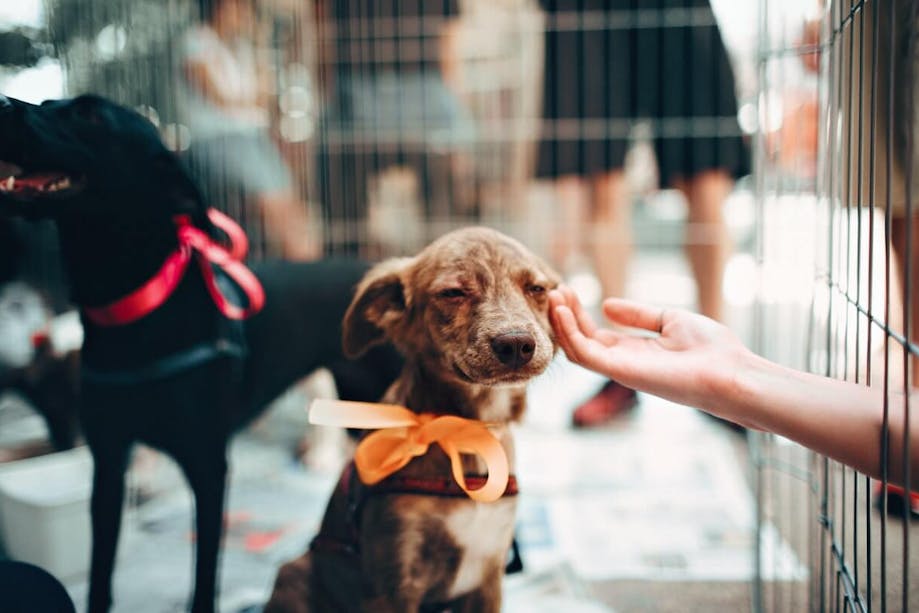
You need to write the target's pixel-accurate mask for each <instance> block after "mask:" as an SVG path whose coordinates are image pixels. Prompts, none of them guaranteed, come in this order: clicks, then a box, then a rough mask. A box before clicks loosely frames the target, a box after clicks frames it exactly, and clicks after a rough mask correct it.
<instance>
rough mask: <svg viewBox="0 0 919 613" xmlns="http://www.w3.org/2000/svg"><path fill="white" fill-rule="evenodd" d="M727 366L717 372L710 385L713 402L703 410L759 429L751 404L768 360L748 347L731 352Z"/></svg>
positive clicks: (711, 400) (713, 373)
mask: <svg viewBox="0 0 919 613" xmlns="http://www.w3.org/2000/svg"><path fill="white" fill-rule="evenodd" d="M725 358H726V359H724V360H723V366H722V367H720V368H715V369H713V372H712V373H711V377H710V379H709V381H708V382H707V385H708V399H709V402H708V403H707V404H706V406H704V407H703V408H704V409H705V410H706V411H708V412H709V413H713V414H715V415H717V416H719V417H723V418H724V419H727V420H730V421H733V422H735V423H738V424H740V425H743V426H747V427H753V428H758V426H757V424H756V423H755V421H756V420H755V419H751V418H752V417H754V416H753V415H751V414H750V411H749V408H750V407H749V404H750V403H749V401H750V399H751V398H755V397H756V395H757V394H759V393H760V392H758V391H757V390H756V386H757V382H758V381H759V380H760V379H761V376H760V375H761V373H762V369H763V366H764V364H763V363H764V362H765V360H764V359H763V358H761V357H760V356H758V355H756V354H755V353H753V352H752V351H750V350H749V349H747V348H746V347H743V346H740V347H737V348H736V349H735V350H734V351H731V352H730V353H729V354H728V355H727V356H725Z"/></svg>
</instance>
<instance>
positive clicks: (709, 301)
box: [677, 170, 733, 321]
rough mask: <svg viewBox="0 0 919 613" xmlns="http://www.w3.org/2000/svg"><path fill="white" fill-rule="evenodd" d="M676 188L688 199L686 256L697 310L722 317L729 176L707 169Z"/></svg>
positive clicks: (728, 247)
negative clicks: (691, 276)
mask: <svg viewBox="0 0 919 613" xmlns="http://www.w3.org/2000/svg"><path fill="white" fill-rule="evenodd" d="M677 188H678V189H680V190H681V191H682V192H683V194H684V195H685V196H686V200H687V201H688V203H689V223H688V224H687V227H686V256H687V258H688V259H689V265H690V268H692V274H693V276H694V277H695V280H696V287H697V289H698V299H699V311H700V312H701V313H702V314H703V315H706V316H707V317H711V318H712V319H716V320H718V321H722V320H723V318H724V299H723V296H722V283H723V280H724V269H725V266H726V265H727V261H728V257H730V253H731V237H730V235H729V234H728V230H727V225H726V224H725V220H724V214H723V211H722V208H723V205H724V201H725V199H726V198H727V197H728V195H729V194H730V193H731V189H733V180H732V179H731V177H730V175H729V174H728V173H727V172H725V171H723V170H709V171H705V172H702V173H699V174H698V175H696V176H695V177H693V178H692V179H691V180H690V181H689V182H688V183H685V182H681V183H678V184H677Z"/></svg>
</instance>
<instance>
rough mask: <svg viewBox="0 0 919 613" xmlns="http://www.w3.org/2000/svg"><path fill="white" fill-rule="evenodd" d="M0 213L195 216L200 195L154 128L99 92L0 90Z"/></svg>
mask: <svg viewBox="0 0 919 613" xmlns="http://www.w3.org/2000/svg"><path fill="white" fill-rule="evenodd" d="M0 135H2V136H0V214H3V213H4V212H6V213H8V214H14V215H25V216H29V217H57V216H59V215H62V214H66V213H74V214H77V215H83V214H93V213H101V214H110V215H117V216H121V215H124V214H128V215H134V214H136V215H143V216H148V215H151V214H158V215H172V214H176V213H188V214H193V215H194V214H199V213H200V212H201V211H202V210H203V201H202V198H201V195H200V193H199V191H198V189H197V187H196V186H195V184H194V183H193V182H192V181H191V179H190V178H189V177H188V175H187V173H186V172H185V170H184V169H183V168H182V166H181V164H180V162H179V160H178V159H177V158H176V157H175V156H174V155H173V154H172V153H171V152H170V151H169V150H168V149H166V147H165V146H164V145H163V143H162V141H161V140H160V137H159V134H158V132H157V130H156V128H155V127H154V126H153V125H152V124H151V123H150V122H149V121H147V120H146V119H145V118H144V117H142V116H141V115H139V114H138V113H136V112H134V111H132V110H129V109H126V108H124V107H121V106H119V105H117V104H114V103H113V102H110V101H108V100H105V99H103V98H100V97H98V96H80V97H78V98H74V99H72V100H50V101H46V102H44V103H42V104H41V105H33V104H28V103H25V102H22V101H19V100H14V99H11V98H7V97H5V96H3V95H0Z"/></svg>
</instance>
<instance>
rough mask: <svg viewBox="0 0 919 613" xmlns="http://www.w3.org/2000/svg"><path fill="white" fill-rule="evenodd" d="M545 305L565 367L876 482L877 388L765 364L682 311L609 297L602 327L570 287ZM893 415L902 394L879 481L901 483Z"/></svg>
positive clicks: (915, 452)
mask: <svg viewBox="0 0 919 613" xmlns="http://www.w3.org/2000/svg"><path fill="white" fill-rule="evenodd" d="M550 300H551V304H552V313H551V315H552V324H553V326H554V328H555V331H556V333H557V335H558V339H559V343H560V344H561V346H562V348H563V349H564V351H565V353H566V354H567V355H568V357H569V359H571V360H572V361H573V362H576V363H578V364H580V365H582V366H585V367H586V368H589V369H591V370H594V371H596V372H599V373H601V374H604V375H606V376H609V377H610V378H612V379H615V380H616V381H618V382H619V383H622V384H623V385H627V386H629V387H633V388H635V389H638V390H641V391H644V392H648V393H651V394H654V395H657V396H661V397H663V398H667V399H668V400H672V401H674V402H679V403H681V404H687V405H690V406H693V407H697V408H699V409H702V410H704V411H707V412H709V413H711V414H713V415H717V416H718V417H722V418H724V419H727V420H730V421H733V422H735V423H738V424H741V425H743V426H746V427H749V428H755V429H758V430H765V431H768V432H774V433H776V434H780V435H782V436H785V437H786V438H789V439H791V440H794V441H796V442H798V443H800V444H802V445H804V446H806V447H809V448H810V449H813V450H814V451H816V452H818V453H821V454H824V455H827V456H829V457H831V458H833V459H835V460H838V461H840V462H843V463H845V464H848V465H849V466H852V467H853V468H855V469H857V470H858V471H860V472H863V473H865V474H868V475H870V476H872V477H876V478H880V476H881V437H882V421H883V394H882V393H881V390H880V389H878V388H871V387H867V386H864V385H860V384H857V383H849V382H845V381H839V380H837V379H831V378H828V377H821V376H818V375H813V374H810V373H805V372H802V371H798V370H795V369H792V368H788V367H785V366H782V365H780V364H776V363H774V362H770V361H769V360H766V359H765V358H762V357H760V356H758V355H756V354H754V353H753V352H751V351H750V350H749V349H747V348H746V347H745V346H744V345H743V344H742V343H741V342H740V341H739V340H738V339H737V337H736V336H735V335H734V334H733V333H731V331H730V330H729V329H728V328H727V327H725V326H723V325H721V324H719V323H717V322H715V321H713V320H711V319H708V318H707V317H703V316H702V315H697V314H694V313H690V312H688V311H683V310H680V309H660V308H656V307H651V306H646V305H642V304H638V303H634V302H630V301H626V300H619V299H613V298H610V299H607V300H605V301H604V303H603V312H604V315H605V316H606V317H607V318H608V319H609V320H610V321H611V322H613V323H614V324H617V325H618V327H617V328H605V327H600V326H598V325H597V324H596V323H595V322H594V321H593V320H592V319H591V318H590V316H589V315H588V313H587V312H586V311H585V310H584V308H583V307H582V306H581V304H580V303H579V302H578V300H577V298H576V297H575V295H574V293H573V292H572V291H571V289H570V288H565V287H563V288H561V289H559V290H556V291H553V292H551V293H550ZM625 328H631V330H627V329H625ZM917 401H919V399H917ZM903 417H904V402H903V397H902V395H895V394H894V395H891V396H890V403H889V432H890V438H889V444H890V456H889V457H890V461H889V464H888V465H889V474H888V478H889V479H890V480H891V481H893V482H896V483H903V481H904V474H903V460H902V458H903V445H902V442H903V432H904V419H903ZM917 421H919V419H913V420H912V423H911V424H910V432H911V435H912V440H913V442H914V444H913V445H912V446H911V449H910V465H911V468H910V473H911V474H910V481H911V483H912V485H913V487H917V488H919V424H917V423H916V422H917Z"/></svg>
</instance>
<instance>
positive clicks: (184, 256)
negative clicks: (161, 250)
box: [83, 209, 265, 326]
mask: <svg viewBox="0 0 919 613" xmlns="http://www.w3.org/2000/svg"><path fill="white" fill-rule="evenodd" d="M207 215H208V217H209V218H210V220H211V222H212V223H213V224H214V225H215V226H217V227H218V228H220V229H221V230H223V231H224V232H225V233H226V234H227V236H228V237H229V239H230V249H229V250H227V249H226V248H225V247H223V246H221V245H219V244H217V243H216V242H214V240H213V239H212V238H211V237H210V236H208V235H207V234H206V233H204V232H203V231H202V230H200V229H199V228H196V227H195V226H193V225H192V223H191V219H190V218H189V217H188V215H177V216H176V218H175V222H176V226H177V227H176V236H177V237H178V239H179V246H178V248H177V249H176V250H175V251H173V252H172V253H171V254H169V257H167V258H166V261H165V262H164V263H163V266H162V267H161V268H160V269H159V271H158V272H157V273H156V274H155V275H154V276H153V277H152V278H151V279H150V280H149V281H147V282H146V283H144V284H143V285H142V286H140V287H139V288H137V289H136V290H134V291H133V292H131V293H130V294H128V295H127V296H124V297H123V298H119V299H118V300H116V301H115V302H112V303H110V304H107V305H105V306H101V307H87V308H84V309H83V312H84V313H85V314H86V316H87V317H88V318H89V320H90V321H92V322H93V323H96V324H98V325H100V326H118V325H124V324H129V323H131V322H134V321H137V320H138V319H140V318H142V317H144V316H146V315H148V314H150V313H152V312H153V311H155V310H156V309H157V308H159V307H160V306H161V305H162V304H163V303H164V302H166V299H167V298H169V296H171V295H172V292H174V291H175V289H176V287H178V286H179V282H181V281H182V278H183V277H184V276H185V271H186V270H187V269H188V264H189V262H191V259H192V255H195V256H196V258H195V259H196V260H197V261H198V267H199V268H200V269H201V275H202V276H203V277H204V283H205V286H206V287H207V290H208V293H210V295H211V298H212V299H213V300H214V304H216V305H217V308H218V309H219V310H220V312H221V313H223V314H224V315H225V316H226V317H228V318H229V319H246V318H247V317H250V316H252V315H254V314H255V313H257V312H258V311H260V310H261V308H262V306H263V305H264V304H265V291H264V289H262V284H261V283H260V282H259V280H258V278H256V276H255V275H254V274H252V271H251V270H249V269H248V268H246V266H245V264H243V263H242V261H241V260H242V259H243V258H244V257H245V255H246V252H247V251H248V249H249V242H248V240H247V239H246V234H245V232H243V230H242V228H240V227H239V225H237V224H236V222H235V221H233V220H232V219H230V218H229V217H227V216H226V215H224V214H223V213H221V212H220V211H217V210H215V209H208V211H207ZM211 265H214V266H217V267H219V268H221V269H222V270H223V271H224V272H225V273H226V274H227V276H228V277H230V279H232V280H233V281H234V282H235V283H236V284H237V285H239V287H240V288H242V290H243V292H245V294H246V297H247V298H248V301H249V305H248V306H247V307H245V308H242V307H239V306H237V305H235V304H233V303H231V302H230V301H229V300H227V299H226V297H225V296H224V295H223V293H222V292H221V291H220V288H219V287H218V286H217V280H216V278H215V276H214V269H213V268H212V267H211Z"/></svg>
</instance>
